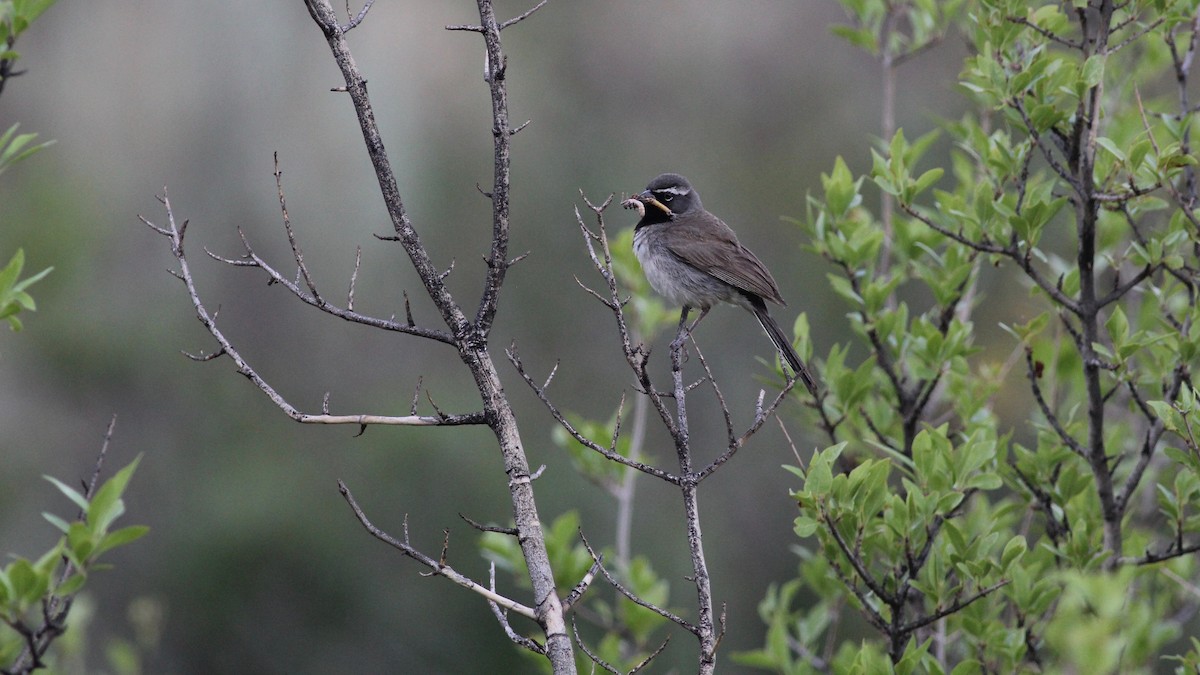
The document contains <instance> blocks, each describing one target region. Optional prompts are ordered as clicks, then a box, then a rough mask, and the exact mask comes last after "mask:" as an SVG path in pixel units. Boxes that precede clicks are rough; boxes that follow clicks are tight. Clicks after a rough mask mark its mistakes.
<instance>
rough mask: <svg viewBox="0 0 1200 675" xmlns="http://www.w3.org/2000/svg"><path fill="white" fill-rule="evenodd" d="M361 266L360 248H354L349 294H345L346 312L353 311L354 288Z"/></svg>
mask: <svg viewBox="0 0 1200 675" xmlns="http://www.w3.org/2000/svg"><path fill="white" fill-rule="evenodd" d="M361 266H362V246H355V247H354V272H353V273H352V274H351V275H350V292H349V293H347V294H346V311H347V312H353V311H354V286H355V284H356V283H358V269H359V267H361Z"/></svg>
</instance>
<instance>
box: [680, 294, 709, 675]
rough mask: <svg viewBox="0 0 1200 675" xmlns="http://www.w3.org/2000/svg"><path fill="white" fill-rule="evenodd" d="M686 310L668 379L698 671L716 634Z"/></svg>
mask: <svg viewBox="0 0 1200 675" xmlns="http://www.w3.org/2000/svg"><path fill="white" fill-rule="evenodd" d="M686 319H687V312H686V310H685V311H684V313H683V314H682V315H681V317H680V321H679V334H678V336H677V337H676V339H675V341H674V342H673V343H672V344H671V379H672V384H673V385H674V397H675V421H676V426H675V431H674V433H673V434H672V435H673V436H674V440H675V450H676V453H677V455H678V459H679V475H680V477H681V479H682V480H681V481H680V483H679V489H680V492H681V493H682V496H683V512H684V518H685V519H686V521H687V538H688V551H689V552H690V554H691V557H692V583H693V584H695V586H696V637H697V638H698V639H699V640H700V667H699V671H698V672H699V673H701V675H708V674H711V673H712V672H714V670H715V669H716V664H717V636H716V630H715V628H714V624H713V599H712V582H711V580H710V579H709V576H708V561H707V560H705V557H704V535H703V533H702V532H701V530H700V505H699V501H698V498H697V494H696V489H697V486H698V485H699V480H698V477H697V475H696V474H695V473H694V472H693V471H692V455H691V444H690V441H689V438H688V416H687V387H686V385H685V384H684V382H683V356H682V355H683V350H684V344H683V342H684V340H685V339H686V338H687V337H688V329H687V321H686Z"/></svg>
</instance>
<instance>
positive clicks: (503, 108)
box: [475, 0, 514, 339]
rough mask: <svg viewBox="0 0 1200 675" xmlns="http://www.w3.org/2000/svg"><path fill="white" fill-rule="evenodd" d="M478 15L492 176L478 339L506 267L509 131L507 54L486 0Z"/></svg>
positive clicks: (489, 319)
mask: <svg viewBox="0 0 1200 675" xmlns="http://www.w3.org/2000/svg"><path fill="white" fill-rule="evenodd" d="M477 1H478V4H479V18H480V21H481V25H482V28H483V30H482V31H481V32H482V33H483V42H484V45H485V46H486V48H487V73H486V75H487V82H488V88H489V90H490V91H491V95H492V146H493V150H494V167H493V176H492V190H491V195H492V250H491V253H490V254H488V258H487V267H488V270H487V278H486V280H485V282H484V285H483V297H482V298H481V299H480V301H479V310H478V311H477V312H476V314H475V329H476V330H477V331H478V332H479V335H480V337H481V338H482V339H487V336H488V333H489V332H491V328H492V321H493V320H494V319H495V317H496V307H497V304H498V302H499V295H500V286H501V285H502V284H503V283H504V274H505V272H507V271H508V265H509V262H508V259H507V256H508V189H509V159H508V143H509V139H510V138H511V137H512V135H513V133H514V132H513V131H512V130H511V129H510V128H509V124H508V93H507V88H506V87H505V83H504V78H505V73H506V72H507V69H508V62H507V57H506V56H505V55H504V52H503V51H501V49H500V25H499V24H498V23H496V13H495V12H494V11H493V10H492V3H491V2H490V0H477Z"/></svg>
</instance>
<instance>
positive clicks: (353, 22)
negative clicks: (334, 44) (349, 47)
mask: <svg viewBox="0 0 1200 675" xmlns="http://www.w3.org/2000/svg"><path fill="white" fill-rule="evenodd" d="M347 4H349V3H347ZM374 4H375V0H367V2H366V4H364V5H363V8H362V11H360V12H359V13H358V15H357V16H355V17H354V18H352V19H350V22H349V23H345V24H342V32H343V33H349V32H350V31H352V30H354V29H355V28H357V27H358V25H359V24H361V23H362V22H363V19H365V18H367V12H369V11H371V5H374ZM349 13H350V8H349V7H347V8H346V14H349Z"/></svg>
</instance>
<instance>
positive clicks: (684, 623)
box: [579, 532, 700, 635]
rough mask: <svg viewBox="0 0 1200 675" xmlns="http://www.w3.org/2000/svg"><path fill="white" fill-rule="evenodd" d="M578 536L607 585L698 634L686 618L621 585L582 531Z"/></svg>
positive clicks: (698, 631)
mask: <svg viewBox="0 0 1200 675" xmlns="http://www.w3.org/2000/svg"><path fill="white" fill-rule="evenodd" d="M579 538H580V539H581V540H582V541H583V547H584V548H586V549H587V552H588V553H589V554H591V556H592V560H593V561H594V562H596V563H599V565H600V573H601V574H603V575H604V578H605V580H606V581H608V583H609V585H611V586H612V587H613V588H615V589H617V592H618V593H620V594H621V595H623V596H625V597H626V598H629V600H630V601H631V602H633V603H634V604H636V605H640V606H642V607H645V608H646V609H648V610H650V611H651V612H654V613H655V614H657V615H659V616H661V617H663V618H664V619H667V620H669V621H672V622H673V623H675V624H677V625H679V626H681V627H682V628H683V629H684V630H686V631H688V632H689V633H692V634H694V635H699V634H700V629H699V628H698V627H696V626H695V625H693V624H692V623H690V622H688V621H687V620H685V619H683V618H682V617H680V616H677V615H675V614H673V613H672V612H669V611H667V610H665V609H663V608H661V607H659V606H658V605H655V604H654V603H651V602H647V601H645V600H643V599H641V598H640V597H638V596H637V594H635V593H633V592H632V591H630V590H629V589H627V588H625V587H624V586H622V585H621V582H619V581H617V580H616V579H615V578H613V575H612V574H611V573H610V572H609V571H608V569H607V568H605V567H604V563H603V561H602V559H601V556H599V555H597V554H596V552H595V551H593V550H592V546H591V544H589V543H588V540H587V537H585V536H583V532H580V533H579Z"/></svg>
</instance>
